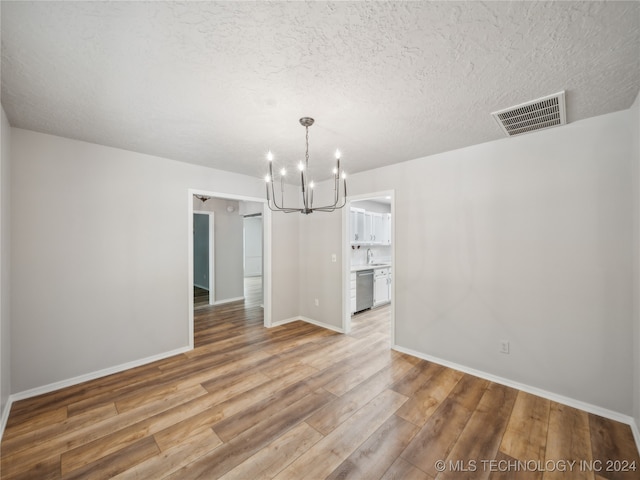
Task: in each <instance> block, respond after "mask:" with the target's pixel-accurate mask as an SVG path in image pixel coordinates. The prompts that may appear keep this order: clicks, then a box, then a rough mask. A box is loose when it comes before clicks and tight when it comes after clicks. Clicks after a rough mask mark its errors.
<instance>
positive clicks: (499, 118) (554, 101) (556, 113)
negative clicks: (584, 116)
mask: <svg viewBox="0 0 640 480" xmlns="http://www.w3.org/2000/svg"><path fill="white" fill-rule="evenodd" d="M491 115H493V118H495V119H496V122H498V124H499V125H500V128H502V131H503V132H504V133H506V134H507V136H509V137H513V136H516V135H521V134H523V133H529V132H533V131H535V130H543V129H545V128H551V127H557V126H559V125H565V124H566V123H567V116H566V113H565V108H564V90H563V91H562V92H559V93H554V94H553V95H549V96H547V97H542V98H539V99H537V100H532V101H530V102H527V103H522V104H520V105H516V106H515V107H510V108H505V109H504V110H500V111H498V112H493V113H492V114H491Z"/></svg>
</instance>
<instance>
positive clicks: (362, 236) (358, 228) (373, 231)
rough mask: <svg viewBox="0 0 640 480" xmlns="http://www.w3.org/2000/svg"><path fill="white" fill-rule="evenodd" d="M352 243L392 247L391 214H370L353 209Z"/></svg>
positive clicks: (351, 217)
mask: <svg viewBox="0 0 640 480" xmlns="http://www.w3.org/2000/svg"><path fill="white" fill-rule="evenodd" d="M349 215H350V229H351V231H350V237H349V240H350V242H351V243H357V244H364V245H391V214H390V213H376V212H368V211H366V210H364V209H362V208H355V207H351V211H350V212H349Z"/></svg>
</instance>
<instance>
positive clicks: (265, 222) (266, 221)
mask: <svg viewBox="0 0 640 480" xmlns="http://www.w3.org/2000/svg"><path fill="white" fill-rule="evenodd" d="M194 195H204V196H206V197H215V198H222V199H226V200H239V201H245V202H256V203H262V236H263V237H262V258H263V262H264V265H263V271H262V301H263V304H264V310H263V311H264V315H263V316H264V326H265V327H271V291H272V289H271V255H272V247H271V210H269V208H267V203H266V202H267V201H266V199H264V198H260V197H249V196H246V195H234V194H231V193H224V192H215V191H211V190H201V189H195V188H189V189H187V269H188V272H187V273H188V274H187V292H188V296H187V298H188V303H187V305H188V307H189V311H188V317H187V318H188V331H189V333H188V335H189V347H190V348H191V349H193V348H194V326H193V212H194V208H193V196H194Z"/></svg>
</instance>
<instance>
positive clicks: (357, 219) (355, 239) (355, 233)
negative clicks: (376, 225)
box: [349, 208, 365, 243]
mask: <svg viewBox="0 0 640 480" xmlns="http://www.w3.org/2000/svg"><path fill="white" fill-rule="evenodd" d="M349 215H350V219H351V222H350V223H351V232H350V241H351V243H365V211H364V209H362V208H351V211H350V212H349Z"/></svg>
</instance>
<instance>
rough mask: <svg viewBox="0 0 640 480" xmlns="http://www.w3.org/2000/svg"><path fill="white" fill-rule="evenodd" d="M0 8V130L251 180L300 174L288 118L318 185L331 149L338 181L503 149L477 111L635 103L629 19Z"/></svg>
mask: <svg viewBox="0 0 640 480" xmlns="http://www.w3.org/2000/svg"><path fill="white" fill-rule="evenodd" d="M1 8H2V11H1V14H2V70H1V74H2V105H3V106H4V109H5V111H6V113H7V116H8V118H9V121H10V123H11V124H12V125H13V126H16V127H20V128H26V129H30V130H36V131H40V132H46V133H51V134H55V135H60V136H64V137H70V138H76V139H80V140H85V141H89V142H95V143H100V144H103V145H110V146H115V147H120V148H124V149H128V150H133V151H138V152H143V153H148V154H153V155H159V156H163V157H168V158H173V159H176V160H181V161H185V162H190V163H195V164H200V165H207V166H211V167H215V168H220V169H225V170H231V171H236V172H240V173H245V174H248V175H253V176H262V175H263V174H264V172H265V166H264V163H265V162H264V154H265V153H266V151H267V150H268V149H269V148H270V149H272V150H273V152H274V154H275V155H276V159H277V160H285V159H286V160H287V161H291V162H294V161H298V160H300V159H301V158H302V156H303V153H304V130H303V128H302V127H301V126H300V125H299V124H298V119H299V118H300V117H302V116H312V117H314V118H315V119H316V124H315V125H314V126H313V127H311V128H310V132H309V135H310V143H311V166H312V167H315V168H316V175H317V176H318V177H320V176H321V174H320V173H319V172H318V170H319V167H320V166H322V168H323V169H324V168H325V167H326V169H327V172H328V170H329V165H321V164H322V162H324V161H326V162H327V163H331V160H332V153H333V151H334V150H335V148H336V147H340V149H341V150H342V152H343V162H344V166H345V169H346V170H347V171H348V172H352V173H353V172H358V171H362V170H368V169H371V168H375V167H379V166H382V165H387V164H391V163H396V162H400V161H404V160H409V159H413V158H418V157H422V156H425V155H430V154H434V153H438V152H443V151H447V150H452V149H456V148H460V147H464V146H468V145H473V144H478V143H482V142H486V141H490V140H495V139H498V138H502V137H503V134H502V133H501V131H500V128H499V127H498V125H497V124H496V123H495V121H494V120H493V118H492V117H491V115H490V113H491V112H493V111H495V110H499V109H502V108H506V107H509V106H512V105H515V104H518V103H522V102H526V101H529V100H533V99H536V98H538V97H541V96H544V95H548V94H551V93H555V92H558V91H560V90H566V91H567V118H568V121H569V122H574V121H576V120H580V119H583V118H587V117H591V116H595V115H601V114H605V113H609V112H613V111H617V110H621V109H625V108H628V107H629V106H630V105H631V104H632V103H633V100H634V99H635V97H636V95H637V94H638V91H639V89H640V28H639V25H640V3H638V2H604V3H600V2H549V3H545V2H535V3H533V2H531V3H530V2H486V3H482V2H475V1H473V2H337V3H329V2H268V3H267V2H257V3H255V2H187V3H174V2H109V3H105V2H59V3H56V2H36V3H29V2H6V1H3V2H2V6H1ZM560 128H563V127H560ZM504 141H509V139H506V138H505V140H504ZM325 159H326V160H325Z"/></svg>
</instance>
